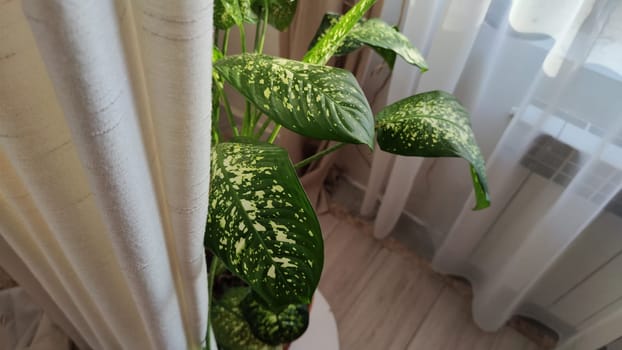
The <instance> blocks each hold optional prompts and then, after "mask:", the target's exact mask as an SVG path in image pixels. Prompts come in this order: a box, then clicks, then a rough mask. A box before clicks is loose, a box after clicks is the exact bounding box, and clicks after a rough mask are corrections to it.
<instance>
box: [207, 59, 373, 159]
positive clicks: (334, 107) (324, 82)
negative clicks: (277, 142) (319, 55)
mask: <svg viewBox="0 0 622 350" xmlns="http://www.w3.org/2000/svg"><path fill="white" fill-rule="evenodd" d="M214 68H215V70H216V71H217V72H218V73H219V75H220V76H221V77H222V78H223V79H224V80H226V81H227V82H228V83H229V84H231V86H233V87H234V88H235V89H236V90H238V91H239V92H240V93H242V94H243V95H244V96H246V98H247V99H248V100H250V101H252V102H253V103H254V104H255V105H256V106H257V108H259V109H261V111H262V112H263V113H264V114H266V115H267V116H268V117H270V118H271V119H273V120H274V121H276V122H277V123H279V124H281V125H283V126H285V127H286V128H288V129H290V130H292V131H294V132H297V133H299V134H302V135H305V136H309V137H313V138H317V139H325V140H335V141H342V142H348V143H364V144H367V145H369V146H370V147H372V146H373V142H374V141H373V138H374V136H373V135H374V122H373V115H372V113H371V109H370V107H369V104H368V102H367V99H366V98H365V95H364V94H363V91H362V90H361V87H360V86H359V84H358V82H357V81H356V78H354V76H353V75H352V73H350V72H348V71H346V70H343V69H339V68H333V67H326V66H321V65H317V64H309V63H303V62H298V61H293V60H287V59H282V58H276V57H271V56H265V55H258V54H242V55H237V56H231V57H226V58H223V59H220V60H219V61H218V62H216V63H214Z"/></svg>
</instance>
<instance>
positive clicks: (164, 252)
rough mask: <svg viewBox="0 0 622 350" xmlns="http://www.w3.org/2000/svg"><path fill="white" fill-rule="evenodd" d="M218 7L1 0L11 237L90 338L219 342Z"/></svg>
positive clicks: (73, 324)
mask: <svg viewBox="0 0 622 350" xmlns="http://www.w3.org/2000/svg"><path fill="white" fill-rule="evenodd" d="M211 6H212V2H211V1H179V2H167V1H147V0H145V1H135V2H134V1H132V2H130V1H80V2H68V1H39V0H24V1H23V3H22V2H21V1H9V2H5V3H3V4H1V5H0V26H2V30H0V39H1V40H0V42H1V44H0V81H1V84H0V142H1V146H2V152H1V153H0V169H1V173H0V200H1V207H2V211H1V212H2V214H1V215H2V219H1V220H0V221H1V222H2V225H1V226H0V234H1V235H2V237H3V238H4V240H6V243H7V245H8V246H9V247H10V248H11V250H12V251H14V252H15V256H16V257H19V259H20V260H21V262H22V263H23V265H24V266H25V267H27V269H28V271H29V272H30V273H32V276H33V277H34V279H35V281H36V282H37V283H38V284H39V285H40V286H41V289H42V290H37V289H36V287H32V288H33V289H32V290H30V289H31V288H30V287H28V285H24V287H26V289H27V290H28V292H29V293H31V294H33V295H35V296H36V295H39V296H40V297H39V298H37V299H39V300H40V301H42V302H44V303H45V305H44V307H45V309H46V310H49V312H50V313H51V314H52V317H54V314H57V315H58V314H59V312H58V310H60V311H61V312H62V315H59V316H57V317H56V320H57V322H58V323H59V324H60V325H61V326H65V328H66V331H67V332H68V334H70V335H72V336H74V339H75V340H76V342H77V343H78V344H79V345H81V346H87V345H88V347H91V348H96V349H100V348H115V349H116V348H119V349H121V348H133V349H147V348H148V349H181V348H186V347H190V348H198V347H199V345H200V343H201V342H202V341H203V338H204V336H205V331H206V329H205V326H206V315H207V295H206V294H207V293H206V291H207V278H206V268H205V258H204V252H203V244H202V237H203V230H204V226H205V217H206V213H207V195H208V190H209V147H210V146H209V145H210V132H209V128H210V126H211V122H210V105H211V104H210V91H211V90H210V86H211V85H210V84H211V40H212V35H211V30H212V27H211V17H212V8H211ZM14 264H16V265H15V266H21V265H19V262H14ZM3 266H4V263H3ZM20 269H21V270H23V268H18V269H16V270H15V269H14V271H20ZM14 271H13V272H14ZM14 273H16V272H14ZM20 278H21V277H20V276H16V279H17V280H20ZM24 280H25V281H30V282H29V283H30V285H33V286H36V284H35V283H34V282H33V281H32V280H29V279H28V278H27V277H24ZM46 295H47V296H49V298H47V297H45V296H46ZM63 317H64V318H65V320H63ZM76 333H78V334H79V335H76Z"/></svg>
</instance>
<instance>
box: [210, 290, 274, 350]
mask: <svg viewBox="0 0 622 350" xmlns="http://www.w3.org/2000/svg"><path fill="white" fill-rule="evenodd" d="M247 294H249V290H248V288H243V287H238V288H231V289H229V290H227V291H226V292H225V294H224V295H223V296H222V297H221V298H220V299H218V300H216V301H215V302H214V304H213V305H212V309H211V310H210V313H211V320H212V329H213V330H214V336H215V337H216V342H217V343H218V346H219V348H221V349H224V350H273V349H276V348H275V347H273V346H270V345H268V344H265V343H263V342H262V341H261V340H259V339H257V338H256V337H255V336H254V335H253V333H252V331H251V329H250V326H249V325H248V323H247V322H246V320H245V319H244V316H243V314H242V310H241V308H240V303H241V302H242V300H244V298H245V297H246V295H247Z"/></svg>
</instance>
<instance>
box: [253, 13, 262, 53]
mask: <svg viewBox="0 0 622 350" xmlns="http://www.w3.org/2000/svg"><path fill="white" fill-rule="evenodd" d="M262 24H263V18H260V19H259V23H257V25H256V26H255V41H254V43H255V44H254V45H253V48H254V50H255V52H257V53H261V51H260V50H259V42H260V41H261V40H260V38H259V35H261V26H262Z"/></svg>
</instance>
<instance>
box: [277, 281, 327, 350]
mask: <svg viewBox="0 0 622 350" xmlns="http://www.w3.org/2000/svg"><path fill="white" fill-rule="evenodd" d="M289 349H290V350H317V349H322V350H339V335H338V333H337V322H336V321H335V316H333V312H332V311H331V310H330V305H328V302H327V301H326V298H324V296H323V295H322V293H320V291H319V290H317V291H316V292H315V294H314V295H313V304H312V306H311V314H310V315H309V328H307V331H306V332H305V334H303V335H302V337H300V338H298V339H296V341H294V342H293V343H292V344H291V345H290V347H289Z"/></svg>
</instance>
